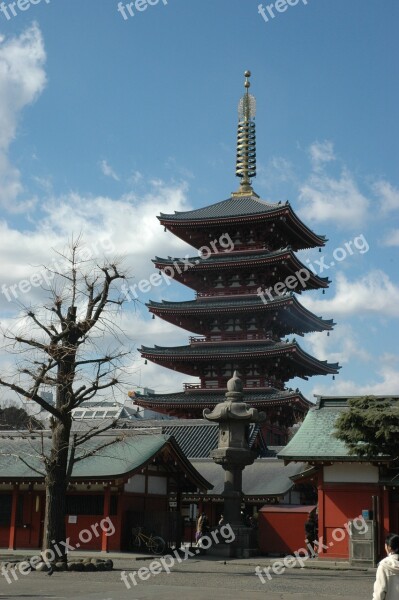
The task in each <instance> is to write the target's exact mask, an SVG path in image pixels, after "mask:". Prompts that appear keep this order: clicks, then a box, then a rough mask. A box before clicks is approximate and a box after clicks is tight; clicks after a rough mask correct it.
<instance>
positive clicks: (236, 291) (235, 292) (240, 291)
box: [195, 287, 258, 298]
mask: <svg viewBox="0 0 399 600" xmlns="http://www.w3.org/2000/svg"><path fill="white" fill-rule="evenodd" d="M257 293H258V287H254V288H230V289H226V288H223V289H222V290H221V289H213V290H211V291H208V292H196V294H195V297H196V298H214V297H219V296H248V294H251V295H252V294H257Z"/></svg>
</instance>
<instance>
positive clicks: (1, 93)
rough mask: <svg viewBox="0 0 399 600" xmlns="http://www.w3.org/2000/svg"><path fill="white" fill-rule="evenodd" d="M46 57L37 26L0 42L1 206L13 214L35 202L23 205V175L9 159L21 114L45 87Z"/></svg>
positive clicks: (31, 201) (32, 200)
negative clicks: (20, 198) (21, 196)
mask: <svg viewBox="0 0 399 600" xmlns="http://www.w3.org/2000/svg"><path fill="white" fill-rule="evenodd" d="M45 60H46V53H45V50H44V44H43V39H42V35H41V32H40V30H39V28H38V26H37V25H36V24H33V25H32V26H31V27H30V28H29V29H26V30H25V31H24V32H23V33H21V34H20V35H19V36H16V37H11V38H10V39H8V40H7V39H6V38H5V37H2V38H1V39H0V204H1V205H3V207H5V208H7V209H8V210H10V211H21V210H27V209H29V208H30V207H31V206H32V205H33V204H34V199H28V200H25V201H23V202H21V201H20V200H19V196H20V195H21V194H22V192H23V185H22V182H21V173H20V172H19V170H18V169H17V168H16V167H14V166H13V165H12V164H11V163H10V161H9V158H8V152H9V148H10V145H11V143H12V141H13V140H14V138H15V136H16V131H17V126H18V121H19V119H20V114H21V112H22V110H23V109H24V108H25V107H26V106H28V105H29V104H31V103H32V102H34V101H35V100H36V99H37V97H38V96H39V95H40V94H41V92H42V91H43V89H44V87H45V85H46V74H45V71H44V63H45Z"/></svg>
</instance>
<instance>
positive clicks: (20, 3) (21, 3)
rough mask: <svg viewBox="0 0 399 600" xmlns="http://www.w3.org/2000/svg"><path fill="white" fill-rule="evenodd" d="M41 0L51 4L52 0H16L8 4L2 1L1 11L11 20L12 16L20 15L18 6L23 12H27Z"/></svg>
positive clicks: (0, 4)
mask: <svg viewBox="0 0 399 600" xmlns="http://www.w3.org/2000/svg"><path fill="white" fill-rule="evenodd" d="M41 2H45V3H46V4H50V0H16V2H9V3H8V4H6V3H5V2H1V3H0V12H1V13H2V14H3V15H4V16H5V18H6V19H7V21H9V20H10V19H11V17H16V16H17V15H18V12H17V10H16V8H18V10H19V11H21V12H25V11H26V10H28V9H29V8H30V7H31V5H35V4H40V3H41Z"/></svg>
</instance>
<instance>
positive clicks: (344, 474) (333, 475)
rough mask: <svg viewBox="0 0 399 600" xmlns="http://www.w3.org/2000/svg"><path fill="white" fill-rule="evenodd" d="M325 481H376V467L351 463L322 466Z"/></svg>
mask: <svg viewBox="0 0 399 600" xmlns="http://www.w3.org/2000/svg"><path fill="white" fill-rule="evenodd" d="M323 471H324V481H325V482H326V483H378V467H374V466H373V465H369V464H362V463H351V464H340V465H331V466H329V467H324V469H323Z"/></svg>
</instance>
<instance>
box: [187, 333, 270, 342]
mask: <svg viewBox="0 0 399 600" xmlns="http://www.w3.org/2000/svg"><path fill="white" fill-rule="evenodd" d="M243 340H244V341H253V340H260V341H263V342H266V341H274V342H279V341H280V338H275V339H273V338H271V337H270V335H267V334H266V333H250V332H243V333H237V332H234V333H228V332H225V333H220V334H214V335H210V336H202V337H196V336H191V337H190V344H203V343H212V342H215V343H217V342H238V341H243Z"/></svg>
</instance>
